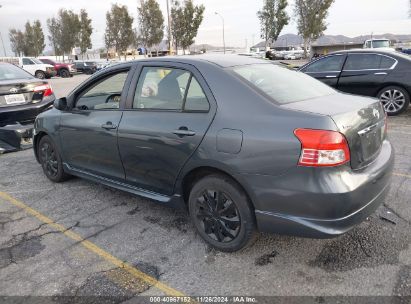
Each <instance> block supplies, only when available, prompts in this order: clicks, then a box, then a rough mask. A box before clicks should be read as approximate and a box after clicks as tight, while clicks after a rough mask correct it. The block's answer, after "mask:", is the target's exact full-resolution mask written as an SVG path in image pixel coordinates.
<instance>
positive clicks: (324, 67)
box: [304, 56, 345, 73]
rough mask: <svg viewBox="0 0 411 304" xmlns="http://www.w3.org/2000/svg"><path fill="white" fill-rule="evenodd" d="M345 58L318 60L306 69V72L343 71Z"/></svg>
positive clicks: (329, 57) (332, 57)
mask: <svg viewBox="0 0 411 304" xmlns="http://www.w3.org/2000/svg"><path fill="white" fill-rule="evenodd" d="M344 58H345V56H328V57H325V58H322V59H319V60H317V61H316V62H314V63H312V64H311V65H309V66H308V67H306V68H305V69H304V72H311V73H315V72H333V71H334V72H335V71H341V68H342V65H343V63H344Z"/></svg>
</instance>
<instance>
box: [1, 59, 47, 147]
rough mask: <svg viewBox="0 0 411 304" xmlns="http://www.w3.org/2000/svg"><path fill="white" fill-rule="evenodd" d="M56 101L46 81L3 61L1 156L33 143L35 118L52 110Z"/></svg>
mask: <svg viewBox="0 0 411 304" xmlns="http://www.w3.org/2000/svg"><path fill="white" fill-rule="evenodd" d="M54 99H55V97H54V94H53V90H52V89H51V87H50V85H49V84H48V83H47V81H44V80H39V79H37V78H34V77H33V76H32V75H30V74H29V73H27V72H26V71H24V70H23V69H21V68H19V67H17V66H15V65H13V64H10V63H1V62H0V153H4V152H8V151H15V150H19V149H20V148H23V147H24V146H27V145H28V144H30V141H31V137H32V129H33V123H34V120H35V118H36V116H37V115H38V114H39V113H41V112H44V111H45V110H47V109H49V108H50V107H51V106H52V104H53V102H54Z"/></svg>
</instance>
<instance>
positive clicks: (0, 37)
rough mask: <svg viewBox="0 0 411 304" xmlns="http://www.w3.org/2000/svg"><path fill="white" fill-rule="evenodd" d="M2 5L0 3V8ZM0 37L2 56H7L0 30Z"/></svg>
mask: <svg viewBox="0 0 411 304" xmlns="http://www.w3.org/2000/svg"><path fill="white" fill-rule="evenodd" d="M2 7H3V6H2V5H1V4H0V8H2ZM0 39H1V44H2V45H3V52H4V56H7V55H6V46H5V45H4V41H3V36H2V34H1V32H0Z"/></svg>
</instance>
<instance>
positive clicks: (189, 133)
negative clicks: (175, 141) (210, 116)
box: [173, 127, 196, 137]
mask: <svg viewBox="0 0 411 304" xmlns="http://www.w3.org/2000/svg"><path fill="white" fill-rule="evenodd" d="M173 134H175V135H177V136H179V137H184V136H194V135H196V132H194V131H191V130H189V129H188V128H187V127H180V128H179V129H178V130H174V131H173Z"/></svg>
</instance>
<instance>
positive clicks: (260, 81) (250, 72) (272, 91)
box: [233, 64, 335, 104]
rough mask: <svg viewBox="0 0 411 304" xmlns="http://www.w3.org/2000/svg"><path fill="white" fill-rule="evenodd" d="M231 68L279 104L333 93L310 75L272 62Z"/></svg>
mask: <svg viewBox="0 0 411 304" xmlns="http://www.w3.org/2000/svg"><path fill="white" fill-rule="evenodd" d="M233 70H234V72H235V73H236V74H238V75H239V76H240V77H241V78H243V79H244V80H246V81H247V83H249V84H251V85H252V86H253V87H254V88H255V89H256V90H259V91H262V92H263V93H265V94H266V95H268V96H269V97H271V98H272V100H273V101H275V102H277V103H281V104H284V103H290V102H295V101H301V100H305V99H311V98H316V97H321V96H327V95H331V94H334V93H335V91H334V90H333V89H332V88H330V87H329V86H327V85H325V84H323V83H322V82H320V81H318V80H316V79H314V78H312V77H311V76H308V75H306V74H304V73H302V72H296V71H292V70H289V69H287V68H284V67H280V66H276V65H274V64H254V65H246V66H239V67H235V68H233Z"/></svg>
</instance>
